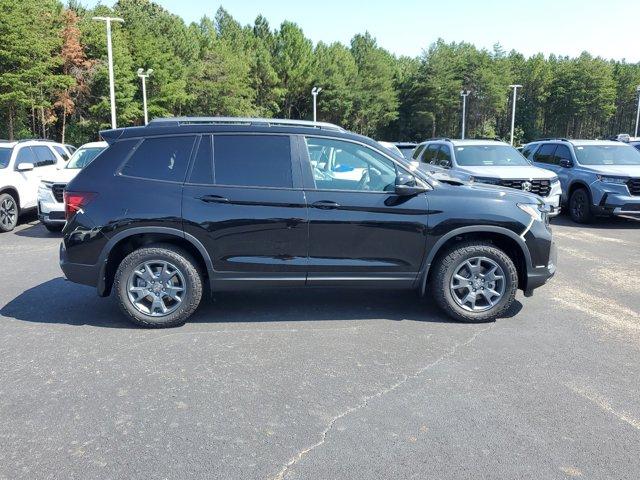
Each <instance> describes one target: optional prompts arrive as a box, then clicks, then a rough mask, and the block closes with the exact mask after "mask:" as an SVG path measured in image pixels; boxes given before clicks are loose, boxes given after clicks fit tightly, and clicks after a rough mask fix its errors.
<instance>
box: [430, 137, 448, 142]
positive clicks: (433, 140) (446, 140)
mask: <svg viewBox="0 0 640 480" xmlns="http://www.w3.org/2000/svg"><path fill="white" fill-rule="evenodd" d="M436 140H441V141H443V142H450V141H451V139H450V138H448V137H433V138H427V139H426V140H425V142H435V141H436Z"/></svg>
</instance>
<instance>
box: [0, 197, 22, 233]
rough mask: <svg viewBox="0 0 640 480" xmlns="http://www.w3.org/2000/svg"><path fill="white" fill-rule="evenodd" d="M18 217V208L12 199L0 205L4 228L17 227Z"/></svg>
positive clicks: (0, 215) (0, 218)
mask: <svg viewBox="0 0 640 480" xmlns="http://www.w3.org/2000/svg"><path fill="white" fill-rule="evenodd" d="M17 216H18V207H17V206H16V202H14V200H13V199H12V198H11V197H9V198H5V199H4V200H3V201H2V204H0V224H2V226H3V227H4V228H10V227H12V226H13V225H15V223H16V218H17Z"/></svg>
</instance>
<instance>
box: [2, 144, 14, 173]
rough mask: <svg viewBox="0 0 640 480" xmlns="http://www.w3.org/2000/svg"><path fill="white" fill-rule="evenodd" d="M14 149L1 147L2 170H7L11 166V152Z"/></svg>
mask: <svg viewBox="0 0 640 480" xmlns="http://www.w3.org/2000/svg"><path fill="white" fill-rule="evenodd" d="M12 151H13V149H12V148H1V147H0V169H2V168H7V167H8V166H9V161H10V160H11V152H12Z"/></svg>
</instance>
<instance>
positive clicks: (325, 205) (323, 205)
mask: <svg viewBox="0 0 640 480" xmlns="http://www.w3.org/2000/svg"><path fill="white" fill-rule="evenodd" d="M311 206H312V207H313V208H319V209H321V210H331V209H334V208H339V207H340V204H339V203H336V202H333V201H331V200H319V201H317V202H313V203H312V204H311Z"/></svg>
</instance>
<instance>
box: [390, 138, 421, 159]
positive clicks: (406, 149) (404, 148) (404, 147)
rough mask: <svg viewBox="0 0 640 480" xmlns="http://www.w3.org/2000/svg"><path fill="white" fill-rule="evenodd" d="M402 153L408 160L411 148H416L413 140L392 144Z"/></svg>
mask: <svg viewBox="0 0 640 480" xmlns="http://www.w3.org/2000/svg"><path fill="white" fill-rule="evenodd" d="M394 145H395V146H396V147H398V149H399V150H400V151H401V152H402V155H404V158H406V159H407V160H409V159H410V158H411V155H412V154H413V150H414V149H415V148H416V145H417V143H415V142H396V143H395V144H394Z"/></svg>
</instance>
